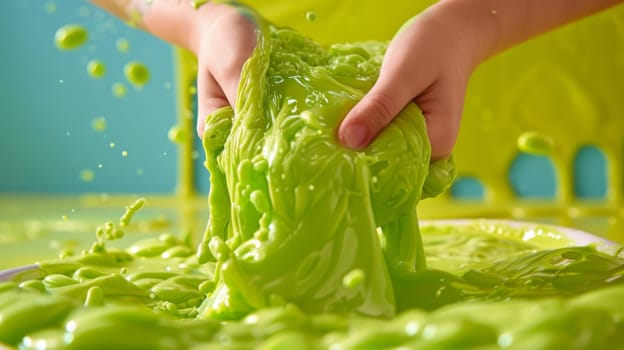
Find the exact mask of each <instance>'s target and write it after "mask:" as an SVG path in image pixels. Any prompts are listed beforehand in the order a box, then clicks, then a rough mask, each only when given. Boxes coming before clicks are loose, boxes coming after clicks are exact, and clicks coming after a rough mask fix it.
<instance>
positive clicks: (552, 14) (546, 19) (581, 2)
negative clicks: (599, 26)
mask: <svg viewBox="0 0 624 350" xmlns="http://www.w3.org/2000/svg"><path fill="white" fill-rule="evenodd" d="M620 3H624V0H442V1H440V2H439V3H438V4H437V5H438V6H439V7H440V10H442V11H447V12H448V13H449V16H450V17H451V18H455V20H457V21H458V22H459V23H463V24H464V25H465V26H464V29H466V28H468V31H469V32H473V34H475V35H474V36H475V38H476V39H475V41H476V42H475V43H474V47H475V50H476V51H477V55H478V56H479V59H480V60H485V59H487V58H488V57H490V56H493V55H495V54H497V53H499V52H501V51H503V50H505V49H507V48H509V47H511V46H514V45H516V44H519V43H521V42H523V41H526V40H528V39H530V38H532V37H535V36H537V35H539V34H542V33H545V32H547V31H550V30H552V29H555V28H557V27H560V26H562V25H565V24H566V23H570V22H573V21H575V20H577V19H580V18H583V17H586V16H589V15H592V14H594V13H597V12H600V11H602V10H605V9H607V8H610V7H612V6H615V5H617V4H620Z"/></svg>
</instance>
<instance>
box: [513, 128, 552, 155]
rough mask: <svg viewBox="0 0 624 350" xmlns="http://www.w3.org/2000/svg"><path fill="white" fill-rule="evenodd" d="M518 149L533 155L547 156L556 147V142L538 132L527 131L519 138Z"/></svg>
mask: <svg viewBox="0 0 624 350" xmlns="http://www.w3.org/2000/svg"><path fill="white" fill-rule="evenodd" d="M517 145H518V149H519V150H521V151H523V152H526V153H529V154H533V155H547V154H549V153H550V152H551V151H552V149H553V145H554V141H553V140H552V138H550V137H549V136H547V135H544V134H541V133H539V132H536V131H527V132H525V133H524V134H522V135H520V137H518V141H517Z"/></svg>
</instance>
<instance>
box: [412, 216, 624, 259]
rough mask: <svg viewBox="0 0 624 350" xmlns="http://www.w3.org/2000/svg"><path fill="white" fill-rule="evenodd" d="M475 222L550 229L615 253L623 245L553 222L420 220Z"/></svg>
mask: <svg viewBox="0 0 624 350" xmlns="http://www.w3.org/2000/svg"><path fill="white" fill-rule="evenodd" d="M474 224H485V225H507V226H510V227H513V228H519V229H526V230H530V229H544V228H546V229H548V230H549V231H552V232H553V233H557V234H561V235H562V236H564V237H565V238H567V239H569V240H571V241H572V244H573V245H577V246H587V245H594V246H595V247H596V249H598V250H600V251H602V252H605V253H610V254H613V253H615V252H617V251H618V250H619V249H621V248H622V245H620V244H618V243H616V242H613V241H610V240H608V239H606V238H603V237H600V236H596V235H594V234H592V233H589V232H586V231H582V230H579V229H575V228H571V227H565V226H558V225H552V224H544V223H539V222H531V221H521V220H511V219H485V218H483V219H432V220H419V225H420V226H468V225H474Z"/></svg>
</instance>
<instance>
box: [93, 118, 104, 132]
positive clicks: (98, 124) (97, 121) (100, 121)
mask: <svg viewBox="0 0 624 350" xmlns="http://www.w3.org/2000/svg"><path fill="white" fill-rule="evenodd" d="M91 127H92V128H93V130H95V132H103V131H105V130H106V118H104V117H97V118H93V120H92V121H91Z"/></svg>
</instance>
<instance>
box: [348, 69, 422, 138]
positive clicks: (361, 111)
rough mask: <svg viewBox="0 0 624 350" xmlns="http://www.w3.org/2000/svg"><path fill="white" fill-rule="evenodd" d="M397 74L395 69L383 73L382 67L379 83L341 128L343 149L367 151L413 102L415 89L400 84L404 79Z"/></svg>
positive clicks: (350, 113) (350, 114) (356, 106)
mask: <svg viewBox="0 0 624 350" xmlns="http://www.w3.org/2000/svg"><path fill="white" fill-rule="evenodd" d="M385 64H386V62H384V65H385ZM398 73H399V72H396V71H395V70H393V69H386V70H384V66H383V65H382V69H381V72H380V75H379V79H378V80H377V83H375V85H374V86H373V88H372V89H371V90H370V91H369V92H368V93H367V94H366V95H365V96H364V97H363V98H362V100H360V102H358V103H357V104H356V105H355V107H353V108H352V109H351V111H349V113H347V115H346V117H345V119H344V120H343V121H342V123H341V125H340V128H339V129H338V139H339V140H340V143H341V144H342V145H343V146H345V147H348V148H351V149H356V150H360V149H363V148H365V147H366V146H368V144H369V143H370V142H371V141H372V140H373V139H374V138H375V137H376V136H377V134H379V132H380V131H381V130H382V129H383V128H385V127H386V126H387V125H388V124H389V123H390V122H391V121H392V119H394V117H396V116H397V115H398V114H399V112H401V110H402V109H403V107H405V106H406V105H407V104H408V103H409V102H410V101H411V100H412V98H413V97H414V96H413V95H412V94H411V93H412V92H413V89H412V88H410V89H407V88H405V86H409V85H405V84H402V83H401V82H402V81H403V80H405V77H401V76H400V75H399V74H398ZM413 88H418V87H413Z"/></svg>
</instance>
